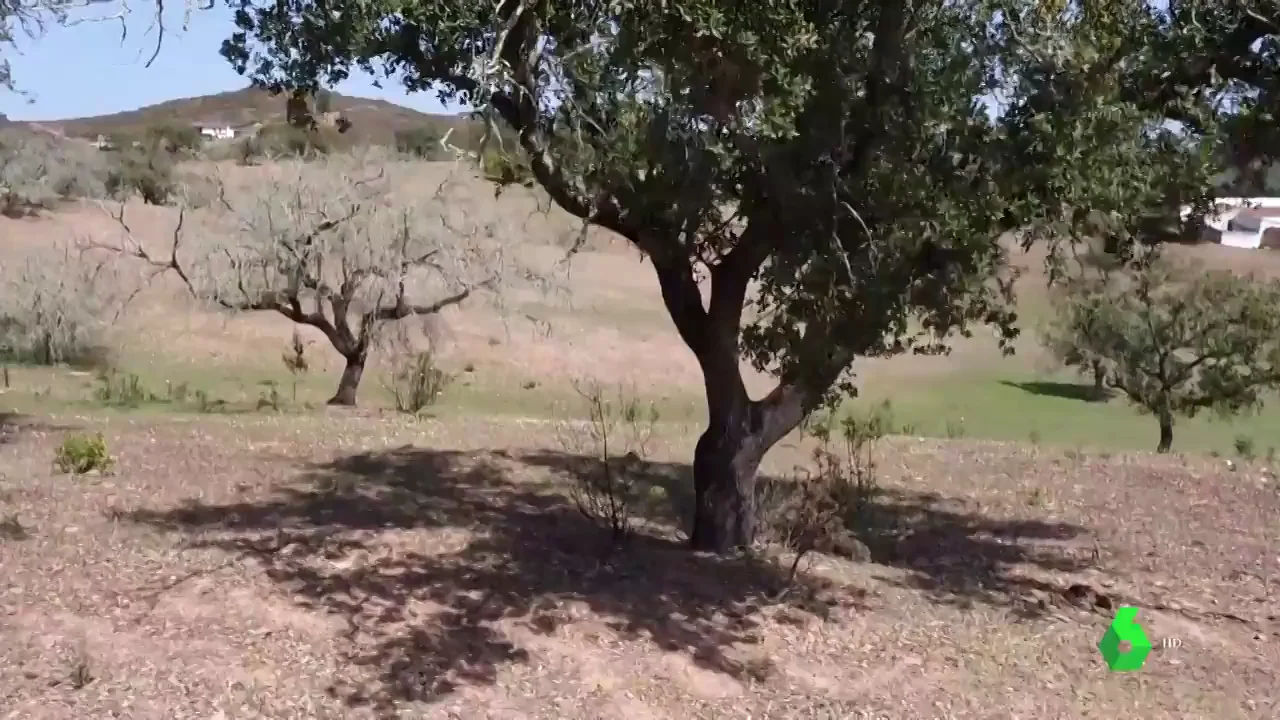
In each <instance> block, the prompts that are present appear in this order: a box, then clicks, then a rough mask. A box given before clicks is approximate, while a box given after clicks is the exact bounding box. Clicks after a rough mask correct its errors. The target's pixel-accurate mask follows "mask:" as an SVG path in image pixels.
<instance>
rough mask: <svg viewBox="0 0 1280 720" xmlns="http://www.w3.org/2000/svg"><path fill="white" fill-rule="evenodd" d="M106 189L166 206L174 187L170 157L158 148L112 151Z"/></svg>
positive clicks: (116, 195) (122, 195)
mask: <svg viewBox="0 0 1280 720" xmlns="http://www.w3.org/2000/svg"><path fill="white" fill-rule="evenodd" d="M106 188H107V192H108V193H109V194H110V195H111V196H112V197H114V198H118V199H124V198H126V197H128V196H130V195H134V194H137V195H140V196H141V197H142V199H143V201H144V202H147V203H149V204H151V205H167V204H168V203H169V202H170V201H171V200H172V199H173V195H174V192H175V190H176V184H175V183H174V181H173V158H171V157H170V156H169V154H168V153H167V152H164V151H163V150H162V149H159V148H148V147H146V146H138V147H129V148H126V149H122V150H120V151H118V152H116V153H115V157H114V162H113V163H112V166H111V170H110V171H109V172H108V173H107V183H106Z"/></svg>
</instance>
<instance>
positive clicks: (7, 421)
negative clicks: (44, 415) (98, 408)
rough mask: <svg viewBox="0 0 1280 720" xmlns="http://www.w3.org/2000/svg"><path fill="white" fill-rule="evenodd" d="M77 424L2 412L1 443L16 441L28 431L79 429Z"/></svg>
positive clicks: (0, 419)
mask: <svg viewBox="0 0 1280 720" xmlns="http://www.w3.org/2000/svg"><path fill="white" fill-rule="evenodd" d="M78 429H79V428H78V427H76V426H75V425H63V424H59V423H51V422H47V421H44V420H39V419H36V418H34V417H32V416H31V415H26V414H24V413H19V412H0V445H8V444H9V443H12V442H16V441H17V440H18V439H19V438H21V437H22V436H23V435H24V434H26V433H31V432H62V431H64V430H78Z"/></svg>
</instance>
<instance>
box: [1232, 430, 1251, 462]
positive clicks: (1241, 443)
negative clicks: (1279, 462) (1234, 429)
mask: <svg viewBox="0 0 1280 720" xmlns="http://www.w3.org/2000/svg"><path fill="white" fill-rule="evenodd" d="M1234 446H1235V449H1236V456H1237V457H1239V458H1240V459H1241V460H1244V461H1246V462H1251V461H1252V460H1253V459H1254V457H1256V455H1255V453H1254V449H1255V448H1254V443H1253V438H1251V437H1249V436H1248V435H1237V436H1236V439H1235V443H1234Z"/></svg>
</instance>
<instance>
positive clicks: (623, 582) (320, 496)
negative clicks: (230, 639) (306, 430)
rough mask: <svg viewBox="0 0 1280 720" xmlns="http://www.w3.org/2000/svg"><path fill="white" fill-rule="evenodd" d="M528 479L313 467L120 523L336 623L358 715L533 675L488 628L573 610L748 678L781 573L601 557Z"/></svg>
mask: <svg viewBox="0 0 1280 720" xmlns="http://www.w3.org/2000/svg"><path fill="white" fill-rule="evenodd" d="M522 468H523V470H524V474H525V475H529V468H528V467H527V466H522V465H521V463H519V462H518V461H515V460H513V459H512V458H510V457H509V456H507V455H506V454H505V453H501V452H497V453H461V452H452V451H434V450H423V449H413V448H402V449H400V450H393V451H389V452H381V453H367V454H360V455H354V456H348V457H343V458H340V459H338V460H336V461H334V462H331V463H326V464H323V465H318V466H315V467H312V468H311V469H310V470H309V471H308V472H306V473H305V474H304V475H303V477H301V478H300V480H299V482H297V483H292V484H290V485H289V486H287V487H281V488H279V489H278V490H277V492H276V493H275V496H274V497H272V498H270V499H267V500H264V501H261V502H244V503H232V504H225V505H207V504H200V503H191V504H186V505H183V506H181V507H178V508H174V509H169V510H150V509H143V510H136V511H133V512H130V513H127V514H126V515H125V517H127V518H128V519H130V520H132V521H135V522H140V523H145V524H150V525H156V526H161V527H164V528H166V529H168V530H171V531H176V532H182V533H193V534H195V536H194V537H192V538H191V539H190V540H191V543H192V544H193V545H195V546H199V547H216V548H220V549H224V550H226V551H230V552H233V553H239V554H243V555H245V556H249V557H256V558H258V559H259V560H260V561H261V562H262V563H263V566H264V567H265V568H266V572H267V573H268V575H269V576H270V577H271V578H272V579H273V580H274V581H275V582H277V583H278V584H279V585H280V586H282V587H283V588H284V589H285V590H286V591H287V593H288V594H289V595H290V596H291V597H293V598H294V599H295V600H296V601H298V602H300V603H302V604H303V605H305V606H307V607H311V608H315V609H319V610H321V611H324V612H327V613H332V614H335V615H337V616H338V617H340V618H342V619H343V620H344V621H345V622H346V623H347V624H348V627H349V629H350V638H351V640H352V645H353V646H354V647H356V648H357V650H355V651H353V656H352V658H351V660H352V662H353V663H354V664H356V665H358V666H362V667H364V668H367V669H369V670H371V671H373V672H374V673H375V674H376V676H377V679H376V681H373V682H371V683H357V684H353V685H352V686H350V687H335V688H334V692H335V694H338V695H341V696H343V697H344V698H345V699H346V701H347V702H348V703H350V704H351V705H354V706H374V707H380V708H388V707H390V706H391V705H392V704H394V703H395V702H397V701H401V700H417V701H424V702H430V701H434V700H437V699H440V698H441V697H442V696H445V695H447V694H449V693H451V692H453V691H454V690H456V689H457V688H458V687H459V686H461V685H466V684H491V683H494V682H496V681H497V679H498V673H499V671H500V669H501V668H502V667H503V666H505V665H507V664H511V663H520V662H525V661H527V660H528V657H527V654H526V651H525V650H523V649H521V648H520V647H518V646H517V645H516V644H515V643H514V642H512V640H511V639H509V637H508V636H507V634H506V633H505V632H504V631H503V629H501V628H500V627H498V626H497V625H496V623H498V622H499V621H508V622H510V621H515V622H518V623H522V624H523V625H524V626H525V627H527V628H528V629H529V630H530V631H532V632H536V633H542V634H550V633H553V632H555V630H556V629H557V627H559V626H560V625H561V624H562V623H564V622H567V619H568V618H567V616H566V613H568V612H571V609H569V608H567V607H566V605H567V604H568V603H575V602H581V603H585V605H586V606H587V607H588V608H589V609H590V610H591V611H592V612H593V613H594V614H595V615H596V616H598V617H599V618H601V619H602V620H603V621H604V622H606V623H608V624H609V626H610V627H611V628H612V629H613V630H615V631H616V632H618V633H620V634H621V635H622V636H623V637H625V638H629V639H642V638H647V639H648V640H649V641H651V642H653V643H654V644H656V645H657V646H659V647H660V648H662V649H664V650H668V651H675V652H683V653H687V654H688V655H689V656H691V657H692V659H693V661H694V662H695V663H697V664H698V665H700V666H702V667H704V668H707V669H712V670H715V671H718V672H722V673H727V674H729V675H732V676H735V677H739V676H743V675H745V674H747V673H748V672H749V668H748V667H747V666H746V665H744V663H743V662H741V661H739V660H737V659H735V658H734V657H732V653H730V652H728V649H729V648H730V646H732V645H734V644H735V643H739V642H746V641H748V638H749V636H751V634H752V632H753V630H754V629H755V628H756V627H758V625H759V618H758V613H759V612H760V611H761V610H762V609H763V608H764V607H765V606H767V605H769V604H771V603H774V602H776V601H777V598H778V596H779V595H780V594H781V593H780V592H779V591H780V590H782V589H783V588H784V587H786V580H785V575H784V573H782V572H781V570H779V569H778V568H777V567H775V566H774V565H772V564H768V563H763V562H760V561H753V560H750V559H747V558H738V559H721V558H715V557H710V556H706V555H703V554H698V553H692V552H690V551H688V550H687V549H686V548H685V547H684V546H683V544H682V543H680V542H679V541H677V540H676V539H675V538H673V537H662V536H660V535H659V534H656V533H653V534H644V533H641V534H638V535H637V536H636V537H634V538H633V539H632V540H631V542H630V543H629V545H628V546H627V547H626V548H625V549H624V550H623V551H620V552H617V553H613V552H610V553H605V552H602V548H603V547H606V546H608V542H607V541H608V536H607V534H606V533H604V532H603V531H602V530H601V529H600V528H598V527H596V526H595V525H593V524H591V523H590V522H589V521H588V520H587V519H586V518H585V517H584V516H583V515H582V514H581V513H579V512H578V511H577V510H576V509H575V508H573V507H572V506H571V505H570V504H569V503H568V502H567V501H566V498H565V497H564V495H562V494H561V493H559V492H558V491H557V489H556V486H557V485H562V484H563V483H557V482H555V481H553V480H551V479H547V480H544V481H537V480H523V481H521V480H516V479H513V477H514V476H515V474H516V473H519V472H520V470H521V469H522ZM544 475H545V474H544ZM402 530H418V531H425V532H419V533H413V534H409V533H403V532H399V531H402ZM786 597H787V602H788V603H789V604H793V605H799V606H801V607H802V608H804V609H806V610H808V611H810V612H814V613H815V614H819V615H823V614H827V613H830V612H831V611H832V610H833V608H836V607H838V606H844V607H857V606H858V603H859V601H860V600H861V599H862V596H861V594H860V593H858V592H857V591H854V590H850V591H848V592H845V591H842V590H837V589H832V588H822V587H819V586H818V585H816V584H813V583H808V582H807V581H805V582H802V584H801V586H800V587H797V588H794V589H793V590H792V591H791V592H788V593H787V594H786Z"/></svg>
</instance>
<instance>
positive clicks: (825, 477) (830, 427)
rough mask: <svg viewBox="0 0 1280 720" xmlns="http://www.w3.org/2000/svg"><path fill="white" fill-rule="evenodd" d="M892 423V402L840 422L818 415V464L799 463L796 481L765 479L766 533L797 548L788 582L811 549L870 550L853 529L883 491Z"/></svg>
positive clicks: (851, 553)
mask: <svg viewBox="0 0 1280 720" xmlns="http://www.w3.org/2000/svg"><path fill="white" fill-rule="evenodd" d="M890 427H892V412H891V410H890V408H889V406H888V404H887V403H886V404H884V405H881V406H879V407H878V408H876V409H875V410H873V411H872V412H871V413H869V414H868V415H866V416H861V417H860V416H856V415H851V416H849V417H846V418H844V419H843V420H840V421H839V422H835V421H833V420H832V419H831V418H830V417H821V418H817V419H815V420H814V421H813V422H812V423H810V426H809V431H808V432H809V434H811V435H812V436H813V437H814V438H815V439H816V440H817V441H818V447H817V448H816V449H815V450H814V453H813V463H812V465H811V466H810V467H799V468H796V473H795V475H794V476H793V477H792V478H791V479H790V481H767V480H766V481H763V482H762V484H761V487H760V492H759V498H758V505H757V507H758V511H759V513H760V517H759V520H760V523H761V526H762V528H761V529H762V531H763V536H764V537H765V538H766V539H768V540H770V541H772V542H775V543H777V544H779V545H781V546H783V547H785V548H786V549H787V550H790V551H791V552H793V553H794V554H795V555H794V558H793V560H792V563H791V568H790V570H789V572H788V574H787V577H788V585H790V584H791V583H792V582H794V580H795V576H796V573H797V571H798V570H799V568H800V564H801V562H802V561H803V560H804V558H805V557H807V556H808V555H809V553H811V552H815V551H817V552H831V553H836V554H839V555H844V556H847V557H858V556H859V555H865V553H866V550H865V546H864V545H862V544H861V543H860V542H859V541H858V540H857V539H856V538H855V537H854V535H853V533H852V532H851V530H853V529H855V528H864V527H866V526H867V525H868V524H869V522H868V521H869V518H870V512H871V510H872V508H873V506H874V503H875V500H876V498H877V497H878V496H879V494H880V485H879V481H878V478H877V467H876V457H875V450H876V448H877V446H878V444H879V442H880V440H881V439H882V438H884V436H885V435H886V434H887V431H888V429H889V428H890ZM860 559H865V557H864V558H860Z"/></svg>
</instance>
